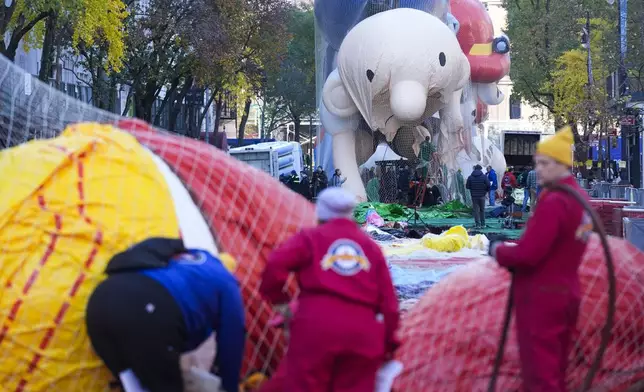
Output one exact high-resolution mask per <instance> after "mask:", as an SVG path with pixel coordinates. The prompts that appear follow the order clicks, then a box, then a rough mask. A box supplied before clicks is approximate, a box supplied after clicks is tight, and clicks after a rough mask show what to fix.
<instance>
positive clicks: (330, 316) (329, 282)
mask: <svg viewBox="0 0 644 392" xmlns="http://www.w3.org/2000/svg"><path fill="white" fill-rule="evenodd" d="M354 207H355V197H354V196H353V195H351V194H350V193H348V192H347V191H345V190H343V189H342V188H339V187H336V188H329V189H326V190H324V191H323V192H322V193H320V195H319V197H318V200H317V216H318V220H319V223H320V224H319V226H317V227H316V228H312V229H306V230H303V231H301V232H300V233H298V234H296V235H295V236H294V237H292V238H291V239H289V240H288V241H286V242H285V243H284V244H282V245H281V246H280V247H279V248H278V249H277V250H275V251H274V252H273V253H272V254H271V256H270V258H269V261H268V263H267V265H266V269H265V270H264V274H263V279H262V283H261V286H260V292H261V293H262V295H263V296H264V297H265V298H266V299H267V300H268V301H270V302H272V303H273V304H275V305H284V304H286V303H288V302H289V300H290V298H289V297H288V295H287V294H285V293H284V291H283V288H284V285H285V284H286V281H287V279H288V277H289V275H290V274H291V273H295V275H296V277H297V281H298V284H299V288H300V294H299V297H298V307H297V311H295V312H294V315H293V319H292V320H291V321H290V323H289V330H290V342H289V347H288V351H287V353H286V357H285V359H284V361H285V363H283V364H282V365H281V366H280V367H281V368H282V370H283V369H284V366H285V371H286V372H287V375H288V376H287V377H284V378H283V379H284V389H283V390H284V391H288V392H317V391H320V392H327V391H334V392H373V391H374V389H375V382H376V373H377V372H378V369H379V368H380V366H382V365H383V364H384V363H385V361H387V360H388V359H391V357H392V356H393V353H394V351H395V349H396V348H397V346H398V342H397V340H396V337H395V332H396V329H397V328H398V320H399V314H398V300H397V298H396V293H395V291H394V287H393V283H392V281H391V275H390V273H389V269H388V267H387V263H386V261H385V258H384V256H383V254H382V251H381V250H380V247H379V246H378V244H376V243H375V242H374V241H373V240H371V238H369V237H368V236H367V235H366V234H365V233H364V232H363V231H362V230H361V229H360V227H359V226H358V225H357V224H356V223H355V222H354V221H353V220H352V214H353V208H354Z"/></svg>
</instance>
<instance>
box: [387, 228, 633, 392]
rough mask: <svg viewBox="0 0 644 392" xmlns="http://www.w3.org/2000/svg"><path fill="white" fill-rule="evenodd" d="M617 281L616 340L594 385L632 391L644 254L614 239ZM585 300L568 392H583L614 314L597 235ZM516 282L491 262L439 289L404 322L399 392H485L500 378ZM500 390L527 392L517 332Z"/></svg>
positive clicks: (587, 259) (585, 274)
mask: <svg viewBox="0 0 644 392" xmlns="http://www.w3.org/2000/svg"><path fill="white" fill-rule="evenodd" d="M609 242H610V249H611V253H612V255H613V258H614V263H615V267H616V271H615V273H616V275H617V304H616V309H617V311H616V316H615V326H614V328H613V339H612V341H611V343H610V345H609V346H608V349H607V350H606V354H605V356H604V361H603V364H602V368H601V371H600V372H599V373H598V374H597V376H596V377H595V382H594V384H593V385H594V386H595V387H596V388H597V389H596V390H601V391H609V392H611V391H625V390H626V388H627V387H629V386H630V385H632V384H634V383H635V382H636V381H637V380H642V379H644V303H643V302H642V298H644V253H642V252H640V251H638V250H637V249H636V248H634V247H633V246H632V245H630V244H629V243H627V242H626V241H624V240H622V239H617V238H610V239H609ZM579 272H580V282H581V287H582V293H583V299H582V303H581V308H580V316H579V320H578V323H577V331H576V332H575V336H574V337H573V341H574V342H576V345H575V347H574V349H573V351H572V352H571V354H570V358H569V367H568V378H567V383H568V385H567V387H568V390H571V391H572V390H578V389H579V388H580V386H581V383H582V380H583V378H584V377H585V376H586V374H587V372H588V369H589V366H590V363H591V361H592V359H593V358H594V355H595V353H596V352H597V349H598V347H599V342H600V331H601V329H602V328H603V326H604V322H605V317H606V309H607V299H608V297H607V287H608V282H607V279H606V270H605V264H604V257H603V250H602V247H601V244H600V241H599V238H598V237H597V236H592V237H591V238H590V241H589V244H588V248H587V249H586V252H585V255H584V260H583V262H582V265H581V267H580V271H579ZM509 284H510V276H509V274H508V273H507V271H505V270H503V269H502V268H500V267H498V266H497V265H496V262H495V261H493V260H492V259H489V258H481V259H480V260H478V261H476V262H473V263H470V264H468V265H467V266H465V267H463V268H460V269H459V270H457V271H455V272H454V273H452V274H450V275H449V276H447V277H446V278H445V279H444V280H442V281H441V282H439V283H438V284H437V285H435V286H434V287H432V288H431V289H430V290H428V291H427V293H426V294H425V295H424V296H423V297H422V298H421V300H420V301H419V303H418V304H417V305H416V306H415V307H413V308H412V309H411V310H410V311H409V312H408V313H407V314H406V316H405V317H404V319H403V321H402V326H401V330H400V334H401V338H402V345H401V347H400V350H399V351H398V353H397V358H398V359H399V360H400V361H401V362H403V364H404V366H405V368H404V370H403V372H402V374H401V376H400V377H399V378H398V379H397V382H396V384H395V390H396V391H397V392H419V391H432V392H439V391H446V392H447V391H450V392H453V391H463V392H465V391H467V392H470V391H485V390H486V389H487V383H488V380H489V377H490V374H491V372H492V365H493V362H494V356H495V355H496V351H497V345H498V340H499V335H500V332H501V325H502V319H503V314H504V308H505V304H506V301H507V295H508V289H509ZM510 328H511V329H510V334H509V340H508V343H507V346H506V351H505V358H504V363H503V366H502V368H501V372H500V377H499V380H498V384H497V390H499V391H515V390H519V387H520V384H521V376H520V368H519V367H520V363H519V353H518V347H517V339H516V333H515V329H514V328H515V327H514V322H512V325H511V327H510Z"/></svg>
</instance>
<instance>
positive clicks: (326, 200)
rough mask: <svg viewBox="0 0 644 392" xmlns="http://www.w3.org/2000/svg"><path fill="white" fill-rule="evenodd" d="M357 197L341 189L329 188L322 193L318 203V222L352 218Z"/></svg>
mask: <svg viewBox="0 0 644 392" xmlns="http://www.w3.org/2000/svg"><path fill="white" fill-rule="evenodd" d="M355 206H356V197H355V196H354V195H352V194H351V193H349V192H347V191H345V190H344V189H342V188H340V187H333V188H327V189H325V190H323V191H322V192H320V195H319V196H318V200H317V203H316V210H317V215H318V220H321V221H328V220H331V219H336V218H349V219H350V218H352V215H353V208H354V207H355Z"/></svg>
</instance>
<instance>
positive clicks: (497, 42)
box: [492, 36, 510, 54]
mask: <svg viewBox="0 0 644 392" xmlns="http://www.w3.org/2000/svg"><path fill="white" fill-rule="evenodd" d="M492 50H493V51H494V53H498V54H506V53H508V52H509V51H510V41H508V38H507V37H505V36H501V37H497V38H495V39H494V42H492Z"/></svg>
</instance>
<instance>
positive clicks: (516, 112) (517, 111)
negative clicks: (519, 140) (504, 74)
mask: <svg viewBox="0 0 644 392" xmlns="http://www.w3.org/2000/svg"><path fill="white" fill-rule="evenodd" d="M520 119H521V100H520V99H518V98H514V97H510V120H520Z"/></svg>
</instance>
